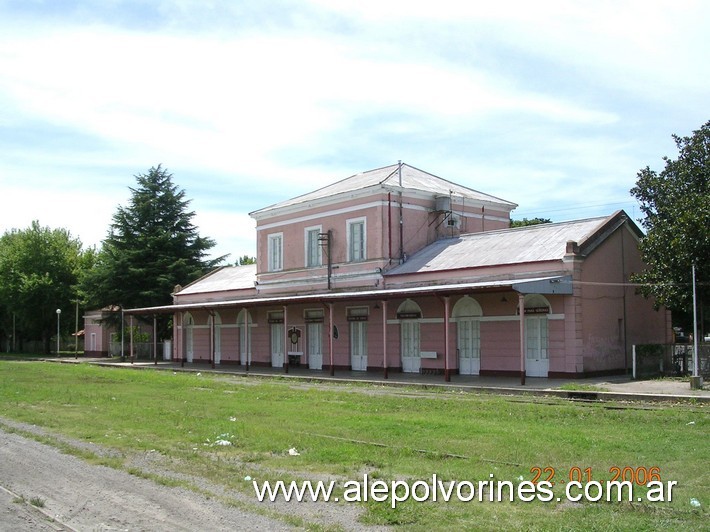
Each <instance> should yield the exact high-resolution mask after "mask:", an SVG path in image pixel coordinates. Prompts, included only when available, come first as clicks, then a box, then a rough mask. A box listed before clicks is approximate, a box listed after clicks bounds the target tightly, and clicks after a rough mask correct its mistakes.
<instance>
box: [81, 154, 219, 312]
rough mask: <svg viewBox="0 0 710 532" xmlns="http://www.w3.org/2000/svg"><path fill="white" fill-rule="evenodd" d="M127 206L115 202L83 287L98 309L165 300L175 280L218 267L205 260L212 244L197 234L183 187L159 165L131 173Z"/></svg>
mask: <svg viewBox="0 0 710 532" xmlns="http://www.w3.org/2000/svg"><path fill="white" fill-rule="evenodd" d="M135 178H136V181H137V186H136V188H130V190H131V199H130V203H129V204H128V206H125V207H123V206H119V207H118V209H117V211H116V213H115V214H114V215H113V223H112V224H111V226H110V228H109V231H108V235H107V237H106V239H105V240H104V241H103V246H102V249H101V251H100V252H99V253H98V256H97V257H96V265H95V267H94V269H93V270H92V271H91V272H90V273H89V274H88V275H86V276H85V277H84V279H83V280H82V285H81V286H82V291H83V293H84V294H85V296H86V298H87V299H88V301H89V302H90V304H91V305H92V306H94V307H96V308H98V307H104V306H106V305H120V306H122V307H124V308H131V307H148V306H158V305H167V304H170V303H171V302H172V299H171V293H172V292H173V290H174V287H175V286H176V285H178V284H180V285H183V286H184V285H186V284H188V283H190V282H192V281H194V280H195V279H197V278H199V277H200V276H202V275H204V274H205V273H206V272H207V271H209V270H210V269H212V268H214V267H215V266H217V265H218V264H219V263H221V262H222V261H223V260H224V257H219V258H216V259H208V258H207V252H208V251H209V250H210V249H212V248H213V247H214V245H215V243H214V241H213V240H212V239H210V238H206V237H202V236H200V235H199V234H198V231H197V227H195V225H194V224H193V223H192V219H193V217H194V215H195V213H194V212H192V211H189V210H188V207H189V204H190V200H187V199H185V191H184V190H180V189H179V188H178V187H177V185H175V184H174V183H173V180H172V174H170V173H168V171H167V170H166V169H164V168H162V167H161V165H158V167H157V168H156V167H153V168H151V169H150V170H149V171H148V173H147V174H139V175H136V176H135Z"/></svg>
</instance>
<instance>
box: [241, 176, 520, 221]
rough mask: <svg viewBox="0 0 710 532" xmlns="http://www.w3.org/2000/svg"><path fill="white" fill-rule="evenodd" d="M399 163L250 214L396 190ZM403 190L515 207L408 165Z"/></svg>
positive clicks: (507, 202)
mask: <svg viewBox="0 0 710 532" xmlns="http://www.w3.org/2000/svg"><path fill="white" fill-rule="evenodd" d="M398 167H399V165H398V164H393V165H390V166H385V167H384V168H378V169H375V170H369V171H367V172H362V173H359V174H355V175H353V176H350V177H348V178H346V179H342V180H341V181H338V182H336V183H333V184H331V185H328V186H325V187H323V188H320V189H318V190H314V191H313V192H309V193H307V194H303V195H302V196H297V197H295V198H291V199H289V200H285V201H282V202H280V203H275V204H273V205H270V206H269V207H265V208H263V209H259V210H256V211H253V212H251V213H250V215H254V214H259V213H262V212H267V211H270V210H274V209H280V208H284V207H290V206H294V205H298V204H301V203H307V202H310V201H315V200H319V199H323V198H328V197H331V196H337V195H339V194H346V193H348V192H355V191H358V190H363V189H366V188H370V187H378V186H379V187H381V188H387V189H392V188H397V189H398V188H399V171H398ZM402 188H403V189H412V190H421V191H425V192H430V193H432V194H435V195H448V194H454V195H455V196H463V197H464V198H466V199H470V200H478V201H483V202H489V203H496V204H499V205H501V206H505V207H508V208H510V209H513V208H515V207H517V204H515V203H512V202H510V201H506V200H503V199H500V198H497V197H495V196H491V195H489V194H484V193H482V192H479V191H477V190H473V189H471V188H468V187H464V186H462V185H457V184H456V183H453V182H451V181H447V180H446V179H442V178H441V177H437V176H435V175H433V174H430V173H428V172H425V171H423V170H419V169H418V168H414V167H413V166H410V165H408V164H404V163H402Z"/></svg>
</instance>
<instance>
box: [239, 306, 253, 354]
mask: <svg viewBox="0 0 710 532" xmlns="http://www.w3.org/2000/svg"><path fill="white" fill-rule="evenodd" d="M245 320H246V322H247V323H244V321H245ZM237 327H238V328H239V362H240V363H241V364H242V366H245V365H246V363H247V362H248V361H249V362H251V356H250V355H251V329H250V328H249V327H251V313H249V312H247V311H246V309H242V310H241V311H240V312H239V315H237Z"/></svg>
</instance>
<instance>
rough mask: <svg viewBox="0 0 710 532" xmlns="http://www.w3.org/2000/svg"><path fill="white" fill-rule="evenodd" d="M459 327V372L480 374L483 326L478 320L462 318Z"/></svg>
mask: <svg viewBox="0 0 710 532" xmlns="http://www.w3.org/2000/svg"><path fill="white" fill-rule="evenodd" d="M457 329H458V343H457V344H456V345H457V346H458V348H457V349H458V352H459V373H460V374H461V375H478V373H479V372H480V370H481V326H480V322H479V321H478V320H467V319H460V320H459V322H458V325H457Z"/></svg>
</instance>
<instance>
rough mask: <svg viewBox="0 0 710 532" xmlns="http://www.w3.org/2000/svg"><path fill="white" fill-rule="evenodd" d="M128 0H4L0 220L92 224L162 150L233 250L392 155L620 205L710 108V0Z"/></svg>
mask: <svg viewBox="0 0 710 532" xmlns="http://www.w3.org/2000/svg"><path fill="white" fill-rule="evenodd" d="M128 5H129V4H122V3H121V2H113V3H111V4H110V6H109V7H110V10H109V7H105V9H107V11H106V12H105V13H103V12H101V9H102V8H101V7H100V6H98V7H94V8H84V11H82V14H81V16H79V15H76V17H74V18H72V16H66V17H65V18H64V19H61V20H60V21H59V22H58V21H57V20H56V19H50V18H49V17H46V18H44V17H42V16H38V17H35V18H32V23H28V22H27V20H29V19H23V21H24V23H23V24H14V23H13V18H12V16H11V14H10V13H7V16H5V17H2V14H3V9H4V8H2V7H0V106H2V108H3V109H4V112H3V114H2V116H0V141H3V142H0V161H1V162H0V184H2V187H3V189H2V193H3V198H5V197H8V198H12V199H13V201H12V202H9V204H8V203H7V202H5V201H4V205H5V206H6V208H5V211H4V212H3V213H0V230H2V229H4V228H7V227H14V226H18V225H27V223H26V222H25V223H23V224H19V223H17V221H19V220H23V221H24V220H26V219H29V220H30V221H31V219H35V218H39V219H40V221H41V222H42V223H44V224H48V223H52V224H55V223H56V224H57V225H63V226H69V228H70V229H71V230H72V232H74V233H79V234H81V236H82V240H84V241H86V242H91V243H94V242H97V240H96V238H97V237H96V234H99V235H100V236H99V240H100V238H102V237H103V235H104V234H105V232H106V230H107V225H108V220H109V219H110V216H111V214H113V212H114V211H115V208H116V206H117V205H118V204H119V203H122V202H123V201H125V198H126V197H127V196H128V191H127V187H128V186H131V185H133V178H132V176H133V175H134V174H136V173H140V172H145V171H146V170H147V169H148V168H149V167H150V166H153V165H157V164H158V163H163V164H164V166H166V167H167V168H168V169H169V170H170V171H171V172H173V173H174V175H175V181H176V183H177V184H178V185H179V186H181V187H182V188H185V189H186V190H187V193H188V197H194V198H195V203H194V204H193V208H194V209H195V210H196V211H197V213H198V216H199V221H198V225H199V226H200V228H201V229H202V230H203V231H204V233H205V234H206V235H208V236H211V237H213V238H215V239H216V240H217V241H218V242H219V244H220V249H219V250H217V251H218V253H219V254H221V253H228V252H229V253H233V254H235V255H236V254H243V253H248V254H252V253H254V248H253V238H254V235H253V222H252V221H251V219H249V218H248V217H247V216H246V213H247V212H248V211H251V210H255V209H258V208H261V207H263V206H266V205H268V204H271V203H273V202H276V201H280V200H282V199H285V198H288V197H291V196H295V195H298V194H302V193H304V192H307V191H309V190H311V189H313V188H317V187H320V186H322V185H324V184H326V183H328V182H331V181H335V180H337V179H341V178H344V177H346V176H348V175H351V174H353V173H355V172H358V171H362V170H367V169H369V168H372V167H375V166H382V165H385V164H392V163H394V162H396V159H399V158H401V159H404V160H406V162H409V163H411V164H414V165H416V166H418V167H421V168H423V169H425V170H429V171H431V172H433V173H436V174H437V175H441V176H442V177H446V178H450V179H453V180H456V179H457V178H458V177H460V176H464V177H466V178H469V177H471V178H472V179H474V180H475V182H472V183H471V182H467V183H465V184H467V185H469V186H473V187H474V188H477V189H479V190H482V191H483V192H488V193H492V194H495V195H498V196H501V197H504V198H505V199H509V200H511V201H515V202H518V203H520V204H521V208H520V210H521V211H522V210H523V209H525V203H526V202H528V203H532V204H534V205H536V206H537V205H539V206H540V208H545V207H547V208H549V209H552V208H553V207H558V206H559V205H558V204H559V203H564V202H567V203H574V202H576V201H578V198H579V195H580V191H582V194H583V196H584V198H585V199H587V198H589V199H590V200H594V198H599V199H600V200H601V201H600V203H607V202H610V201H611V200H613V199H614V198H613V197H610V196H609V194H616V195H624V196H625V195H626V191H628V189H629V188H630V186H631V185H632V184H633V183H632V181H633V179H634V177H635V172H636V170H637V169H638V168H640V167H641V166H643V165H645V164H651V163H653V161H649V160H647V158H648V157H649V156H655V157H656V159H657V160H660V157H661V155H665V154H666V153H658V150H659V149H665V147H666V146H667V145H668V144H669V139H670V134H671V133H673V132H677V133H680V134H689V133H690V129H691V128H697V127H699V126H700V124H701V123H703V122H704V121H705V120H706V119H707V117H706V116H700V115H699V113H704V112H706V110H707V107H706V95H707V93H708V90H709V89H710V81H709V80H710V72H709V71H708V69H709V68H710V67H708V62H707V61H706V60H705V59H706V57H707V54H708V43H707V38H706V28H705V21H707V20H708V18H710V17H708V15H710V13H709V10H710V8H709V7H707V5H706V4H705V3H702V2H691V1H680V2H679V1H677V0H676V1H674V2H673V3H672V4H671V3H669V2H651V3H648V2H643V3H639V2H621V3H619V2H597V3H594V4H575V3H569V2H563V1H561V0H560V1H556V2H536V3H530V2H505V1H502V2H492V3H484V4H481V3H479V2H475V3H466V2H459V1H454V0H441V1H440V2H437V3H436V4H435V5H433V4H431V3H430V2H423V1H418V0H410V1H406V2H405V1H378V2H374V1H370V0H358V1H355V0H332V1H331V0H328V1H327V2H326V1H324V0H317V1H316V0H312V1H311V2H309V3H303V4H298V5H297V6H296V5H289V4H284V5H281V6H280V8H279V11H278V13H276V12H274V13H270V12H269V11H268V5H267V4H258V5H256V4H255V5H252V6H249V7H248V9H250V10H253V11H249V12H248V13H242V12H241V11H239V17H237V15H236V14H235V13H236V12H237V10H241V9H244V10H246V9H247V7H244V6H236V7H235V4H232V3H229V2H227V3H224V2H212V3H210V4H209V5H205V4H204V3H202V2H187V1H186V2H178V3H176V2H167V1H166V2H162V3H161V4H160V5H159V8H158V10H157V11H156V12H155V13H157V15H156V14H155V13H154V14H153V15H154V16H156V17H158V16H160V17H164V18H163V19H161V20H160V22H162V24H154V25H153V26H151V25H150V24H147V23H146V24H145V25H142V26H141V27H138V26H136V27H135V28H130V29H128V24H127V23H126V22H125V20H131V19H130V17H127V18H126V19H125V20H124V21H123V22H122V23H121V24H118V23H113V22H111V21H110V20H108V17H109V15H108V14H107V13H114V11H113V10H115V9H117V8H118V7H121V6H123V8H124V9H127V8H126V7H125V6H128ZM91 9H93V10H95V11H96V13H95V16H94V17H93V18H89V17H88V16H87V15H86V10H91ZM272 11H273V8H272ZM102 13H103V15H104V16H101V15H102ZM141 15H142V14H138V13H137V14H135V17H134V19H133V20H136V21H138V20H140V16H141ZM208 15H209V16H208ZM246 15H249V16H246ZM267 15H268V16H267ZM210 17H211V18H210ZM259 17H263V19H260V18H259ZM102 20H103V22H99V21H102ZM88 21H94V22H88ZM151 21H152V19H151ZM190 21H194V22H190ZM141 28H149V29H141ZM18 132H24V133H23V134H18ZM53 136H54V137H55V138H52V137H53ZM3 145H4V147H3ZM629 180H631V182H629ZM10 183H12V184H13V188H7V186H8V185H9V184H10ZM40 186H41V187H42V188H41V189H40V190H37V188H38V187H40ZM23 187H25V188H23ZM27 197H35V198H36V200H35V201H34V202H33V203H32V204H31V205H29V206H28V205H27V204H26V203H25V204H22V205H20V204H19V203H18V202H19V200H20V199H21V198H27ZM58 199H59V200H61V201H57V200H58ZM624 199H626V198H625V197H624ZM59 203H61V204H62V205H64V207H65V208H64V209H63V210H62V211H61V212H59V213H58V212H57V211H56V207H55V206H56V205H57V204H59ZM87 205H88V206H89V207H86V206H87ZM229 205H239V206H240V209H241V210H239V211H229V210H228V209H229ZM245 205H248V207H244V206H245ZM94 212H96V213H99V214H96V215H95V216H94V214H93V213H94ZM87 213H88V214H87ZM82 216H83V218H82ZM87 216H88V218H87ZM87 219H88V220H90V223H89V224H87V223H86V220H87ZM87 225H89V226H90V227H87ZM245 235H248V236H245ZM250 246H251V247H250ZM233 258H234V257H233Z"/></svg>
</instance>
